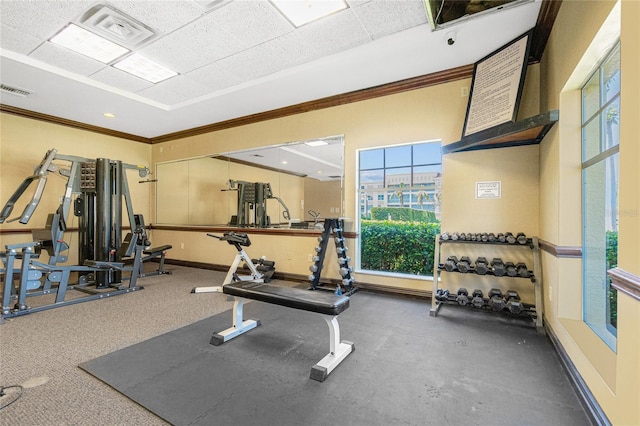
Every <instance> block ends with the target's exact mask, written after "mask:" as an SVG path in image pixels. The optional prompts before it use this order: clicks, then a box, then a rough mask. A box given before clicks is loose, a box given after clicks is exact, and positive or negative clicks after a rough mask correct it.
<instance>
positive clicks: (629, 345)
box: [540, 0, 640, 425]
mask: <svg viewBox="0 0 640 426" xmlns="http://www.w3.org/2000/svg"><path fill="white" fill-rule="evenodd" d="M621 8H622V11H621V13H620V12H616V9H615V2H610V1H590V2H576V1H565V2H563V4H562V7H561V9H560V12H559V14H558V17H557V20H556V23H555V25H554V28H553V31H552V33H551V37H550V39H549V43H548V45H547V48H546V50H545V54H544V57H543V60H542V63H541V81H542V82H543V84H542V91H541V103H542V107H543V109H559V110H560V122H559V123H558V125H557V126H556V127H555V128H554V129H552V131H551V132H549V134H548V135H547V137H546V138H545V140H544V141H543V143H542V144H541V145H540V237H541V238H542V239H544V240H546V241H548V242H550V243H551V244H554V245H557V246H561V247H562V246H569V247H580V246H581V244H582V237H581V232H582V231H581V203H582V201H581V173H580V159H581V148H580V143H581V139H580V138H581V136H580V92H579V89H580V86H581V85H582V84H583V83H584V81H585V79H586V77H587V75H588V74H589V72H590V69H592V68H591V67H592V66H593V65H595V63H596V62H597V61H598V58H599V57H601V55H602V53H603V52H604V51H606V50H607V49H608V48H610V47H611V46H612V45H613V44H614V43H615V41H616V38H617V37H616V30H615V29H613V30H612V29H611V28H610V27H611V26H610V25H608V22H609V21H607V19H608V16H609V15H610V14H612V17H613V16H614V15H615V14H616V13H618V14H617V17H618V18H617V19H613V20H612V21H613V23H614V25H613V27H616V26H617V23H619V22H620V16H621V30H620V40H621V46H622V51H621V68H622V70H621V74H622V95H621V102H622V105H621V119H620V129H621V134H620V180H621V183H620V189H619V200H620V206H619V207H620V222H619V230H620V237H619V258H618V259H619V262H618V263H619V265H618V266H619V267H620V268H622V269H624V270H625V271H627V272H630V273H633V274H635V275H640V213H639V212H640V195H639V194H640V191H638V188H639V187H640V174H639V172H638V164H640V144H638V135H639V134H640V120H638V117H640V111H639V108H638V99H640V86H639V83H638V79H637V78H635V76H638V75H640V66H639V65H638V60H639V59H638V58H639V54H638V52H640V33H639V30H638V28H639V27H640V3H639V2H637V1H634V0H624V1H622V2H621ZM603 25H604V27H605V28H603V31H600V30H601V27H603ZM543 271H544V283H545V289H544V292H545V309H546V314H545V319H546V321H547V323H548V324H549V325H550V326H551V328H552V329H553V330H554V332H555V334H556V335H557V336H558V338H559V340H560V342H561V344H562V345H563V347H564V348H565V350H566V351H567V353H568V354H569V356H570V357H571V359H572V361H573V363H574V364H575V365H576V368H577V369H578V371H579V372H580V374H581V376H582V377H583V379H584V380H585V382H586V384H587V386H588V387H589V389H590V391H591V392H592V393H593V394H594V396H595V397H596V399H597V401H598V403H599V404H600V406H601V407H602V409H603V410H604V412H605V414H606V415H607V417H608V418H609V420H610V421H611V422H612V423H613V424H619V425H637V424H640V407H639V404H638V401H640V390H639V389H640V388H639V386H638V383H639V381H640V344H639V336H640V303H638V301H637V300H634V299H633V298H632V297H630V296H628V295H626V294H623V293H621V292H619V293H618V336H617V351H615V352H614V351H612V350H611V349H609V347H608V346H607V345H605V344H604V343H603V342H602V341H601V340H600V338H599V337H597V336H596V335H595V333H594V332H593V331H592V330H591V329H590V328H589V327H587V326H586V325H585V323H584V322H583V321H582V263H581V261H580V259H576V258H558V257H554V256H552V255H550V254H547V253H544V254H543Z"/></svg>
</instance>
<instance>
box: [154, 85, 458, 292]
mask: <svg viewBox="0 0 640 426" xmlns="http://www.w3.org/2000/svg"><path fill="white" fill-rule="evenodd" d="M469 83H470V81H469V80H468V79H467V80H462V81H457V82H452V83H447V84H442V85H439V86H435V87H429V88H425V89H421V90H415V91H411V92H405V93H401V94H397V95H392V96H387V97H384V98H377V99H372V100H368V101H363V102H357V103H352V104H348V105H343V106H338V107H333V108H328V109H323V110H318V111H313V112H308V113H304V114H299V115H296V116H292V117H285V118H280V119H276V120H270V121H265V122H260V123H255V124H251V125H247V126H243V127H238V128H233V129H227V130H222V131H218V132H213V133H209V134H206V135H199V136H194V137H190V138H186V139H183V140H177V141H172V142H166V143H162V144H157V145H154V146H153V149H152V151H153V161H154V162H161V161H169V160H175V159H180V158H188V157H197V156H202V155H209V154H215V153H220V152H226V151H231V150H238V149H245V148H252V147H256V146H264V145H277V144H282V143H286V142H291V141H297V140H306V139H314V138H319V137H323V136H326V135H336V134H344V137H345V181H344V194H345V198H344V199H345V206H344V216H346V217H347V218H350V220H348V224H347V226H346V228H347V230H353V220H354V218H355V214H356V211H357V210H356V188H355V187H356V181H355V179H356V172H355V167H356V150H357V149H360V148H371V147H379V146H385V145H393V144H399V143H408V142H418V141H426V140H436V139H442V140H443V141H445V142H454V141H457V140H458V139H459V138H460V134H461V132H462V123H463V120H464V113H465V110H466V103H467V97H466V96H462V95H461V88H462V87H466V88H468V86H469ZM189 234H191V233H189V232H171V231H162V232H160V231H154V238H155V239H156V240H158V242H157V243H158V244H165V243H171V241H179V242H185V248H184V249H180V250H173V251H172V252H171V254H170V256H171V257H176V258H178V259H184V260H192V261H198V262H208V263H218V264H226V263H229V262H230V260H229V258H230V257H231V258H233V255H234V253H233V252H232V251H231V250H228V251H225V250H216V251H212V250H211V247H212V246H211V244H212V242H211V241H207V240H204V242H202V244H203V245H201V244H200V243H196V244H195V246H193V247H192V246H191V245H193V244H194V243H193V241H194V240H193V239H192V237H191V236H190V235H189ZM253 239H254V237H253V236H252V241H253ZM255 239H256V240H258V239H265V240H269V241H271V245H269V244H267V243H265V247H267V249H266V250H265V251H264V252H260V251H259V247H255V248H254V245H252V246H251V247H250V248H249V250H248V252H249V254H250V255H251V256H254V257H255V256H261V255H263V254H264V255H267V257H269V258H270V259H273V260H275V261H276V264H277V266H276V267H277V269H278V270H280V271H284V272H289V273H296V274H304V275H306V274H308V267H309V265H310V262H309V261H308V258H309V255H310V254H312V253H313V249H314V247H315V246H316V245H317V242H316V240H315V237H309V238H307V237H290V238H284V237H267V236H256V237H255ZM155 243H156V241H154V244H155ZM256 246H257V243H256ZM347 246H348V247H349V249H350V250H351V253H350V255H351V257H352V258H354V259H355V255H354V254H353V251H354V250H355V245H354V241H353V240H349V241H348V242H347ZM331 256H332V255H331ZM332 258H333V257H330V258H329V259H332ZM328 265H330V266H329V269H327V270H326V273H325V271H323V276H326V277H329V278H339V274H338V273H337V262H328ZM358 279H360V280H364V281H366V282H371V283H376V284H382V285H388V286H396V287H403V288H411V289H420V290H426V291H430V290H431V283H430V281H428V280H426V279H399V278H388V277H385V276H380V275H366V276H364V275H361V276H360V277H357V276H356V280H358Z"/></svg>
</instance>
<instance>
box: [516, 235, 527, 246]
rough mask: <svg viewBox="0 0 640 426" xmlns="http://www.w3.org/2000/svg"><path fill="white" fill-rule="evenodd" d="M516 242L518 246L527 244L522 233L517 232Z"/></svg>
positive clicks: (525, 237)
mask: <svg viewBox="0 0 640 426" xmlns="http://www.w3.org/2000/svg"><path fill="white" fill-rule="evenodd" d="M516 241H517V242H518V244H522V245H524V244H527V236H526V235H525V234H524V232H518V235H516Z"/></svg>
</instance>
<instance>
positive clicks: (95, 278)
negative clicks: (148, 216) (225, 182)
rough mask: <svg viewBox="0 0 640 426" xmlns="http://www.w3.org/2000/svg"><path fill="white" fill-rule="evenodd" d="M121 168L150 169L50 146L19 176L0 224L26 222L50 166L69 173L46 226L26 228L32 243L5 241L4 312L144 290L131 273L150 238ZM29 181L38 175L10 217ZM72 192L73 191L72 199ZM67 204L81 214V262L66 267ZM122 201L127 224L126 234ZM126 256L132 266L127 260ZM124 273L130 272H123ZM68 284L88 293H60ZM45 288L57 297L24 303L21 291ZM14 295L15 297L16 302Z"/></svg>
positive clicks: (34, 292)
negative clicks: (24, 201) (28, 196)
mask: <svg viewBox="0 0 640 426" xmlns="http://www.w3.org/2000/svg"><path fill="white" fill-rule="evenodd" d="M56 160H58V161H65V162H68V163H69V168H61V167H60V166H58V165H57V164H55V163H54V161H56ZM127 170H137V171H138V174H139V175H140V177H145V176H146V175H147V173H148V169H147V168H146V167H143V166H136V165H131V164H126V163H122V162H121V161H114V160H110V159H107V158H98V159H95V160H94V159H88V158H82V157H76V156H70V155H61V154H58V152H57V150H55V149H51V150H49V151H48V152H47V153H46V155H45V156H44V158H43V160H42V161H41V162H40V164H39V165H38V166H37V167H36V168H35V171H34V173H33V175H31V176H29V177H27V178H26V179H25V180H24V181H23V182H22V184H21V185H20V186H19V187H18V189H17V190H16V191H15V192H14V193H13V195H12V196H11V197H10V198H9V200H8V201H7V203H6V204H5V205H4V207H3V209H2V211H1V212H0V224H1V223H5V222H7V223H8V222H13V221H16V220H18V221H19V222H20V223H22V224H27V223H28V222H29V220H30V219H31V217H32V215H33V212H34V211H35V209H36V208H37V207H38V204H39V203H40V200H41V198H42V195H43V193H44V189H45V186H46V184H47V178H48V175H49V173H56V172H57V173H58V174H60V175H61V176H63V177H65V178H66V179H67V182H66V185H65V191H64V195H63V196H62V200H61V203H60V206H59V207H58V209H57V210H56V212H55V213H53V214H49V215H48V217H47V221H46V224H45V228H44V229H38V230H34V231H33V232H32V237H33V241H32V242H28V243H23V244H11V245H7V246H6V247H5V248H6V252H4V253H1V254H0V259H1V260H2V262H3V265H4V268H3V269H2V270H0V272H3V273H4V287H3V289H4V292H3V303H2V318H3V319H4V318H7V317H12V316H17V315H24V314H28V313H31V312H35V311H40V310H44V309H51V308H54V307H58V306H63V305H66V304H70V303H79V302H83V301H87V300H92V299H98V298H103V297H106V296H112V295H116V294H121V293H126V292H130V291H134V290H139V289H142V287H137V286H136V280H137V278H138V276H139V275H140V271H141V270H142V268H141V263H142V253H143V252H144V249H145V247H147V246H149V245H150V243H149V240H148V238H147V234H146V230H145V228H144V221H143V219H142V217H141V215H135V214H134V211H133V204H132V201H131V195H130V192H129V186H128V183H127V176H126V171H127ZM34 182H37V184H36V187H35V190H34V192H33V195H32V197H31V199H30V200H29V202H28V203H27V205H26V206H25V208H24V210H23V212H22V214H21V215H20V216H18V217H15V218H13V219H8V217H9V216H10V215H11V212H12V211H13V208H14V207H15V204H16V203H17V202H18V200H19V199H20V198H21V197H22V195H23V194H24V193H25V191H26V190H27V189H28V188H29V186H31V184H32V183H34ZM73 195H76V196H77V197H76V198H75V201H72V197H73ZM123 203H124V204H123ZM72 204H73V214H74V215H75V216H77V217H78V218H79V221H78V222H79V230H78V235H79V247H78V259H79V265H74V266H65V265H62V264H63V263H65V262H66V261H67V260H68V256H66V255H65V254H64V253H65V252H66V251H67V250H68V249H69V245H68V244H67V243H66V242H65V241H64V233H65V231H66V229H67V222H66V218H67V217H68V215H69V213H70V210H71V205H72ZM123 206H124V207H126V212H127V218H128V220H129V224H130V226H131V230H132V232H130V233H128V234H127V236H126V237H125V239H124V240H122V214H123V213H122V212H123ZM42 250H46V252H47V253H48V254H49V259H48V261H47V263H43V262H40V261H38V260H37V259H38V258H39V256H40V253H41V252H42ZM16 260H20V261H21V263H22V264H21V266H19V267H17V264H16V263H15V262H16ZM127 260H128V261H129V262H128V263H131V262H133V266H125V263H126V262H125V261H127ZM123 272H129V273H130V274H129V275H128V276H127V277H123ZM71 273H77V276H78V282H77V284H73V285H70V283H69V279H70V275H71ZM123 281H128V285H123ZM89 286H94V287H95V289H90V288H88V287H89ZM41 287H42V288H41ZM67 290H81V291H82V292H84V293H86V294H88V296H86V297H81V298H76V299H72V300H65V297H66V292H67ZM104 290H107V291H104ZM51 293H55V294H56V301H55V303H52V304H47V305H44V306H39V307H36V308H30V307H29V306H27V304H26V298H27V297H31V296H37V295H44V294H51ZM12 301H16V303H15V305H14V306H11V302H12Z"/></svg>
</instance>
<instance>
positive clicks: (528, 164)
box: [0, 0, 640, 425]
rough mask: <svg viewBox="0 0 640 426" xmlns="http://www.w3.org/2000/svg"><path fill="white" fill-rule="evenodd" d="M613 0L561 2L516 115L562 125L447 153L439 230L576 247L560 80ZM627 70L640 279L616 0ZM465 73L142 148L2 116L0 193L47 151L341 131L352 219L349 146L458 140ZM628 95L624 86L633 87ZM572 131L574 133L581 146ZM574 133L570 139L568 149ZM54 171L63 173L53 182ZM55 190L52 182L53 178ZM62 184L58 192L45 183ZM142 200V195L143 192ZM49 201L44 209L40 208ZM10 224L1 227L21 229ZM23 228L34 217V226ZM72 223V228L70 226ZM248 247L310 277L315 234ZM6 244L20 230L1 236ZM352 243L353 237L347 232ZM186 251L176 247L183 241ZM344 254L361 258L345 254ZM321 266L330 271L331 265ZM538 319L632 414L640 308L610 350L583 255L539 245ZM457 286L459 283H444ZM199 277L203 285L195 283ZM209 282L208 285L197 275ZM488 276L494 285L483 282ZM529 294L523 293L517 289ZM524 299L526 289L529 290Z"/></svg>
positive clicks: (189, 253)
mask: <svg viewBox="0 0 640 426" xmlns="http://www.w3.org/2000/svg"><path fill="white" fill-rule="evenodd" d="M613 6H614V2H608V1H591V2H578V1H566V0H565V1H564V2H563V4H562V6H561V10H560V13H559V15H558V19H557V20H556V24H555V26H554V29H553V32H552V34H551V37H550V39H549V43H548V45H547V48H546V50H545V54H544V57H543V60H542V62H541V64H540V65H535V66H532V67H530V70H529V72H528V77H527V84H526V88H525V96H524V98H523V101H522V105H521V110H520V112H521V114H520V116H521V117H522V116H530V115H533V114H536V113H538V112H541V111H547V110H551V109H560V117H561V119H560V122H559V123H558V125H556V126H554V128H553V129H552V130H551V131H550V132H549V134H548V135H547V137H546V138H545V140H544V141H543V143H542V144H540V145H535V146H529V147H519V148H506V149H498V150H486V151H478V152H476V153H473V154H471V153H458V154H450V155H447V156H445V158H444V160H443V169H444V178H443V200H442V203H443V204H442V209H443V215H442V216H443V229H444V230H448V231H451V232H452V231H461V232H504V231H507V230H508V231H511V232H518V231H523V232H526V233H527V234H529V235H538V236H540V238H542V239H544V240H546V241H548V242H549V243H551V244H554V245H557V246H580V245H581V231H580V218H581V214H580V206H581V200H580V176H579V174H580V173H579V157H580V148H579V131H577V130H576V126H575V120H576V117H577V118H578V119H579V111H578V112H576V106H577V105H578V102H579V99H578V98H576V96H575V93H574V91H573V90H571V89H572V88H571V87H567V83H568V81H569V79H570V77H571V76H572V75H573V74H574V73H575V70H576V67H577V66H578V64H579V62H580V60H581V58H582V57H583V56H584V55H585V52H587V51H588V50H589V46H590V45H591V42H592V40H593V39H594V37H596V34H597V32H598V29H599V28H600V26H601V25H602V23H603V22H605V20H606V18H607V16H608V15H609V13H610V12H611V11H612V9H613ZM622 11H623V12H622V14H621V15H622V30H621V38H622V40H623V43H622V75H623V83H622V84H623V86H622V91H623V96H622V108H621V110H622V116H621V147H620V152H621V170H620V173H621V180H622V182H621V185H620V211H621V217H620V255H619V260H620V261H619V266H620V267H621V268H623V269H624V270H626V271H628V272H631V273H633V274H636V275H640V213H638V212H640V191H638V188H640V172H639V170H638V169H639V168H638V166H637V165H638V164H640V144H638V135H640V120H638V117H639V116H640V111H639V109H638V99H640V83H639V81H638V79H636V78H632V77H626V76H638V75H640V66H639V65H638V56H639V55H638V52H639V51H640V35H639V33H638V31H639V28H640V2H637V1H635V0H625V1H623V2H622ZM469 84H470V81H469V79H466V80H461V81H456V82H450V83H446V84H442V85H439V86H435V87H428V88H424V89H419V90H415V91H411V92H405V93H401V94H396V95H392V96H387V97H384V98H377V99H372V100H368V101H363V102H358V103H353V104H349V105H343V106H338V107H333V108H328V109H323V110H319V111H313V112H308V113H304V114H299V115H296V116H290V117H285V118H280V119H276V120H270V121H265V122H260V123H255V124H251V125H247V126H243V127H238V128H233V129H227V130H221V131H218V132H212V133H209V134H204V135H199V136H194V137H189V138H185V139H182V140H176V141H171V142H166V143H162V144H156V145H153V146H148V145H144V144H139V143H134V142H130V141H125V140H121V139H118V138H113V137H108V136H103V135H98V134H95V133H89V132H84V131H79V130H74V129H68V128H64V127H61V126H55V125H51V124H46V123H42V122H39V121H34V120H27V119H24V118H18V117H15V116H11V115H8V114H0V125H1V126H2V128H1V133H0V136H1V139H0V175H1V176H2V179H1V184H0V191H1V193H0V199H2V200H3V201H4V200H6V199H7V198H8V197H9V196H10V194H11V193H12V192H13V191H14V190H15V188H16V187H17V185H18V184H19V182H20V181H21V180H22V179H23V178H24V177H26V175H28V174H29V172H30V171H31V170H32V167H33V165H35V164H37V163H38V162H39V161H40V159H41V158H42V156H43V155H44V153H45V152H46V151H47V150H48V149H50V148H53V147H55V148H58V149H59V151H60V152H61V153H65V154H73V155H80V156H86V157H89V158H93V157H105V156H106V157H109V158H112V159H120V160H122V161H125V162H129V163H135V164H138V163H139V164H145V165H147V164H149V163H150V164H149V165H151V166H152V168H153V165H154V164H156V163H158V162H166V161H171V160H177V159H184V158H193V157H198V156H203V155H211V154H216V153H221V152H226V151H233V150H238V149H246V148H252V147H256V146H264V145H274V144H281V143H286V142H291V141H297V140H305V139H313V138H318V137H322V136H326V135H335V134H344V135H345V181H344V193H345V206H344V208H345V209H344V212H345V216H347V217H349V218H351V219H352V220H351V221H350V222H349V224H348V229H350V230H352V229H353V219H354V218H355V215H356V212H357V206H356V169H355V167H356V166H355V164H356V155H357V150H358V149H361V148H371V147H380V146H385V145H393V144H399V143H407V142H416V141H428V140H442V141H443V143H444V144H447V143H451V142H454V141H457V140H458V139H459V137H460V133H461V130H462V124H463V120H464V114H465V109H466V104H467V98H466V97H464V96H461V89H462V88H463V87H464V88H468V87H469ZM627 93H628V94H629V95H627ZM576 137H577V138H578V141H577V142H576ZM576 143H577V145H576ZM51 180H52V182H51V183H52V186H54V185H55V184H53V181H56V180H59V179H51ZM485 180H499V181H501V182H502V189H503V196H502V198H500V199H498V200H476V199H475V198H474V196H473V188H474V185H475V182H478V181H485ZM130 184H131V186H132V192H133V194H134V203H135V204H136V208H137V210H139V211H140V212H142V213H143V214H145V216H146V217H147V218H148V219H147V223H151V222H155V217H154V213H155V212H154V207H153V203H154V201H153V200H154V189H153V186H152V185H149V184H140V185H138V184H137V183H136V182H134V179H130ZM49 189H51V188H49ZM53 193H55V194H58V193H59V190H56V191H53ZM55 197H56V195H53V198H52V199H48V200H47V201H43V206H41V208H40V209H39V210H38V215H37V216H36V217H34V219H33V221H34V225H35V223H44V219H45V217H46V214H47V213H49V210H50V209H51V208H55V207H56V206H57V201H56V199H55ZM138 201H140V202H138ZM44 206H46V208H43V207H44ZM20 226H21V225H19V224H17V223H11V224H3V225H2V229H14V228H19V227H20ZM29 226H31V225H29ZM72 226H73V224H72ZM251 238H252V242H253V244H252V246H251V247H250V248H249V249H248V252H249V254H250V255H251V256H252V257H258V256H262V255H266V256H267V257H268V258H270V259H272V260H276V262H277V269H278V270H280V271H283V272H288V273H298V274H307V273H308V272H307V267H308V265H309V261H308V255H309V254H311V253H312V252H313V248H314V247H315V245H316V244H317V242H316V239H315V237H311V236H309V237H276V236H271V235H257V234H256V235H252V237H251ZM0 239H2V242H1V243H0V244H2V245H4V244H6V243H8V242H12V241H14V240H16V239H19V240H20V241H23V239H22V238H18V237H15V236H0ZM151 240H152V242H153V244H154V245H161V244H172V245H174V249H173V250H171V251H170V252H169V257H171V258H173V259H183V260H189V261H195V262H205V263H217V264H229V263H231V261H232V259H233V256H234V255H235V253H234V252H233V250H232V249H230V248H227V247H226V246H222V244H221V243H220V242H218V241H217V240H214V239H212V238H209V237H207V236H206V234H205V232H199V231H197V232H184V231H167V230H154V231H153V232H152V235H151ZM348 246H349V248H350V249H351V250H352V251H353V250H354V249H355V246H354V241H353V240H349V241H348ZM182 247H184V248H182ZM351 256H352V257H355V255H354V254H353V253H351ZM329 265H331V266H330V267H329V268H328V269H327V270H326V273H325V274H323V275H325V276H328V277H332V278H333V277H338V276H339V275H338V273H337V267H336V262H329ZM543 273H544V283H545V286H544V294H545V312H546V313H545V320H546V321H547V323H548V324H549V325H550V326H551V327H552V329H553V330H554V332H555V333H556V334H557V336H558V338H559V339H560V342H561V343H562V345H563V347H564V348H565V350H566V351H567V353H568V354H569V356H570V357H571V359H572V361H573V362H574V364H575V365H576V367H577V369H578V370H579V372H580V374H581V375H582V377H583V378H584V380H585V381H586V383H587V385H588V387H589V389H590V390H591V392H593V394H594V395H595V397H596V398H597V400H598V402H599V403H600V405H601V406H602V408H603V409H604V411H605V412H606V414H607V416H608V417H609V419H610V420H611V421H612V422H613V423H614V424H620V425H633V424H636V425H637V424H640V408H639V407H640V404H638V403H637V402H638V400H640V394H639V390H638V389H639V386H638V382H639V378H640V349H639V347H640V344H639V343H638V338H639V336H640V304H639V303H638V302H637V301H636V300H634V299H632V298H631V297H629V296H626V295H624V294H620V295H619V301H618V312H619V314H618V347H617V353H614V352H612V351H611V350H609V349H608V347H607V346H606V345H604V344H603V343H602V342H601V341H600V340H599V339H598V338H594V335H593V333H592V332H591V331H590V329H589V328H588V327H586V326H585V325H584V323H582V321H581V276H580V274H581V262H580V259H571V258H557V257H554V256H552V255H550V254H548V253H543ZM356 279H357V280H361V281H366V282H372V283H378V284H382V285H388V286H397V287H402V288H407V289H420V290H431V287H432V286H431V282H430V281H428V280H425V279H416V280H411V279H400V278H389V277H385V276H380V275H369V274H367V275H365V274H358V275H356ZM450 284H451V286H452V288H454V289H455V287H456V286H457V285H459V283H450ZM196 285H199V283H196ZM203 285H207V284H203ZM483 285H486V286H492V285H493V283H492V282H486V283H485V284H483ZM523 291H524V292H526V291H527V290H526V289H523ZM527 297H531V295H530V294H529V295H528V296H527Z"/></svg>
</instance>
